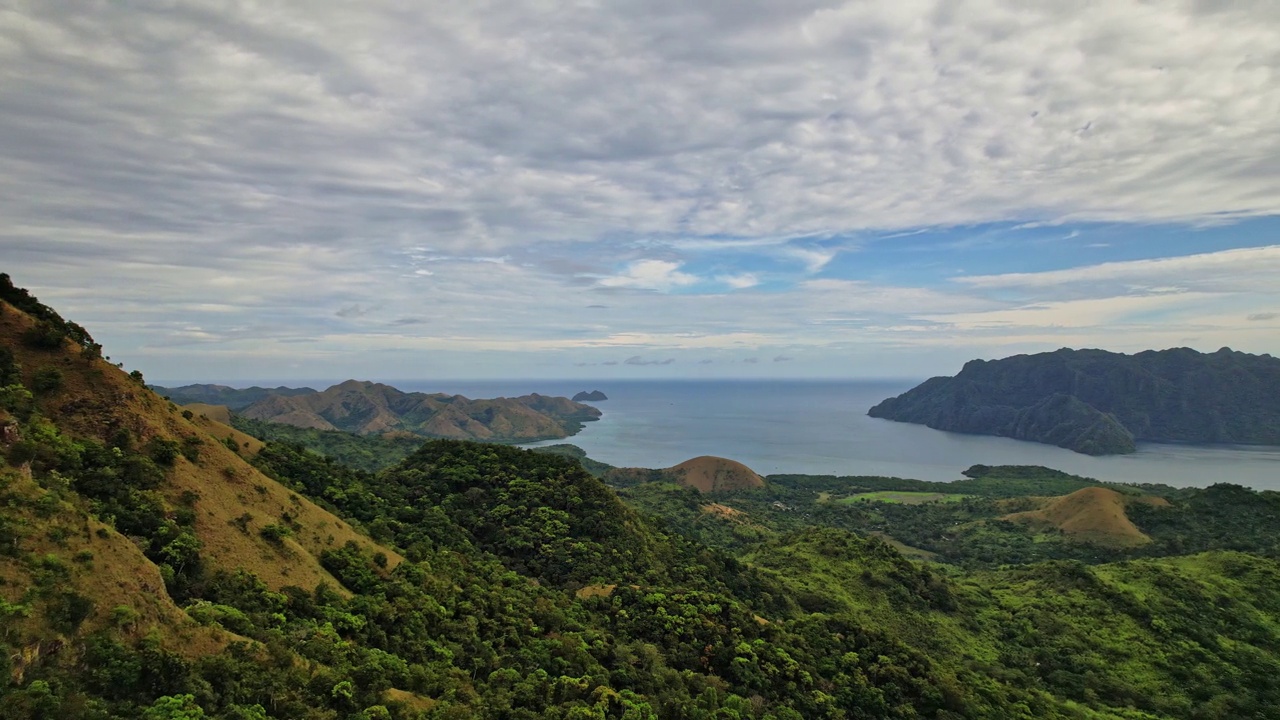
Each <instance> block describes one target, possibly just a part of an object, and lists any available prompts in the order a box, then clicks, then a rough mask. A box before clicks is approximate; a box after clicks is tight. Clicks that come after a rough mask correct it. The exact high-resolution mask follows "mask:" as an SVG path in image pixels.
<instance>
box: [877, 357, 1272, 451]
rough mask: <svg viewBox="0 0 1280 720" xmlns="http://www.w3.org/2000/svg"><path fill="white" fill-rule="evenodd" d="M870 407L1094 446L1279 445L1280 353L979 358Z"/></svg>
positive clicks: (988, 431) (962, 427)
mask: <svg viewBox="0 0 1280 720" xmlns="http://www.w3.org/2000/svg"><path fill="white" fill-rule="evenodd" d="M867 414H869V415H871V416H872V417H877V418H885V419H888V420H897V421H899V422H910V423H919V424H922V425H928V426H929V427H931V428H934V429H937V430H949V431H952V432H962V433H974V434H980V435H1000V436H1003V437H1011V438H1015V439H1018V440H1031V441H1034V442H1041V443H1046V444H1049V445H1057V446H1058V447H1064V448H1067V449H1069V450H1075V451H1076V452H1081V453H1085V454H1088V455H1110V454H1118V453H1128V452H1133V451H1134V450H1135V445H1134V443H1135V441H1142V440H1146V441H1151V442H1171V443H1199V444H1208V443H1239V444H1258V445H1280V359H1277V358H1273V357H1271V356H1270V355H1250V354H1247V353H1242V352H1235V351H1232V350H1231V349H1229V348H1223V349H1221V350H1219V351H1217V352H1215V353H1208V354H1206V353H1199V352H1196V351H1195V350H1190V349H1188V348H1174V349H1171V350H1160V351H1147V352H1141V353H1137V354H1136V355H1123V354H1118V353H1111V352H1106V351H1103V350H1067V349H1063V350H1057V351H1054V352H1049V353H1040V354H1037V355H1015V356H1013V357H1009V358H1005V359H1003V360H994V361H989V362H988V361H983V360H973V361H970V362H968V363H966V364H965V366H964V368H963V369H962V370H961V371H960V373H959V374H958V375H956V376H955V377H936V378H932V379H930V380H928V381H926V382H924V383H922V384H921V385H919V386H917V387H915V388H913V389H912V390H909V391H907V392H906V393H903V394H902V395H899V396H897V397H894V398H889V399H887V400H885V401H883V402H881V403H880V404H878V405H876V406H875V407H873V408H871V410H870V411H868V413H867Z"/></svg>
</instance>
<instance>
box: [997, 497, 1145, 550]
mask: <svg viewBox="0 0 1280 720" xmlns="http://www.w3.org/2000/svg"><path fill="white" fill-rule="evenodd" d="M1043 503H1044V504H1043V505H1042V506H1041V507H1040V508H1038V509H1036V510H1024V511H1022V512H1016V513H1011V514H1009V515H1005V516H1004V518H1003V519H1005V520H1009V521H1011V522H1017V523H1025V524H1027V525H1030V526H1032V527H1049V528H1053V529H1056V530H1058V531H1059V532H1061V533H1062V534H1063V535H1065V536H1066V537H1068V538H1070V539H1072V540H1076V541H1079V542H1088V543H1094V544H1096V545H1103V546H1108V547H1132V546H1136V545H1145V544H1147V543H1149V542H1151V538H1150V537H1148V536H1147V535H1146V534H1145V533H1143V532H1142V531H1141V530H1139V529H1138V527H1137V526H1136V525H1134V524H1133V521H1132V520H1130V519H1129V516H1128V515H1127V514H1126V513H1125V508H1126V507H1127V506H1128V505H1129V504H1130V503H1145V504H1147V505H1152V506H1155V507H1168V505H1169V501H1168V500H1165V499H1164V498H1157V497H1150V496H1133V495H1122V494H1120V493H1118V492H1116V491H1115V490H1111V489H1109V488H1103V487H1088V488H1082V489H1080V490H1077V491H1075V492H1073V493H1071V494H1070V495H1064V496H1062V497H1056V498H1048V499H1046V500H1044V501H1043Z"/></svg>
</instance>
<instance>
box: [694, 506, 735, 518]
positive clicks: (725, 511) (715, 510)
mask: <svg viewBox="0 0 1280 720" xmlns="http://www.w3.org/2000/svg"><path fill="white" fill-rule="evenodd" d="M698 509H699V510H701V511H702V512H703V513H704V514H706V515H715V516H716V517H722V518H725V519H727V520H745V519H746V516H747V514H746V513H744V512H742V511H741V510H738V509H736V508H731V507H729V506H728V505H722V504H721V503H708V504H706V505H703V506H702V507H700V508H698Z"/></svg>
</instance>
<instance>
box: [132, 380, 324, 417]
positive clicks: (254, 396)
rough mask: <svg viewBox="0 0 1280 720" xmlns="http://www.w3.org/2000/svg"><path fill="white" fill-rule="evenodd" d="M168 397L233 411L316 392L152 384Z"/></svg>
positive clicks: (181, 403) (254, 387)
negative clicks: (279, 397) (220, 406)
mask: <svg viewBox="0 0 1280 720" xmlns="http://www.w3.org/2000/svg"><path fill="white" fill-rule="evenodd" d="M150 387H151V389H152V390H155V391H156V392H157V393H159V394H160V395H162V396H164V397H165V398H166V399H168V400H171V401H173V402H175V403H177V404H179V405H191V404H195V403H198V404H202V405H224V406H226V407H227V408H229V409H230V410H231V411H232V412H235V411H237V410H243V409H245V408H247V407H249V406H250V405H252V404H254V403H256V402H258V401H259V400H264V399H266V398H268V397H272V396H275V395H282V396H284V397H290V396H293V395H308V394H310V393H313V392H316V391H315V390H314V389H312V388H309V387H301V388H290V387H284V386H283V385H282V386H280V387H274V388H264V387H258V386H257V385H254V386H253V387H247V388H233V387H230V386H228V385H213V384H208V383H202V384H197V385H183V386H182V387H175V388H169V387H162V386H160V385H152V386H150Z"/></svg>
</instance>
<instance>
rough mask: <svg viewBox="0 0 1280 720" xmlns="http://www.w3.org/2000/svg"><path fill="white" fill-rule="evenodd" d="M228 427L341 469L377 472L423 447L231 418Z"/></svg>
mask: <svg viewBox="0 0 1280 720" xmlns="http://www.w3.org/2000/svg"><path fill="white" fill-rule="evenodd" d="M231 425H232V427H234V428H235V429H237V430H239V431H241V432H244V433H246V434H248V435H252V436H253V437H256V438H258V439H259V440H264V441H267V442H272V443H280V444H290V445H296V446H300V447H302V448H305V449H307V450H311V451H313V452H316V453H319V454H321V455H323V456H325V457H328V458H331V459H332V460H333V461H334V462H337V463H341V464H343V465H346V466H349V467H352V468H357V469H359V470H365V471H368V472H377V471H379V470H382V469H384V468H388V467H391V466H392V465H395V464H396V463H398V462H400V461H401V460H404V459H405V458H406V457H408V456H409V455H410V454H411V453H413V451H415V450H417V449H418V448H419V447H421V446H422V443H423V439H422V438H412V437H383V436H381V435H355V434H352V433H346V432H340V431H337V430H316V429H313V428H300V427H294V426H292V425H284V424H281V423H273V422H266V421H263V420H251V419H249V418H246V417H241V416H240V415H233V416H232V417H231Z"/></svg>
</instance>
